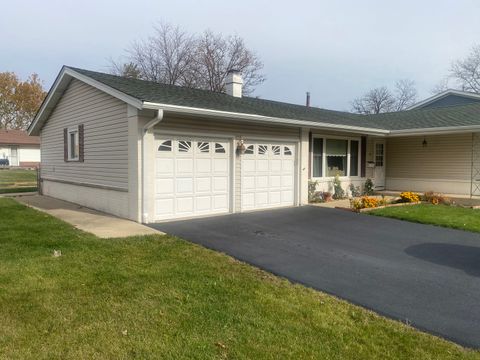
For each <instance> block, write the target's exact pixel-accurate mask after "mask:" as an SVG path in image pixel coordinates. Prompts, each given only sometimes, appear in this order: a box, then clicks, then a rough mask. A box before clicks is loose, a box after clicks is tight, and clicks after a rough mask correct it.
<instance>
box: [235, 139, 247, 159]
mask: <svg viewBox="0 0 480 360" xmlns="http://www.w3.org/2000/svg"><path fill="white" fill-rule="evenodd" d="M245 149H246V147H245V140H244V139H243V138H242V137H241V138H240V140H238V142H237V153H238V154H239V155H243V154H244V153H245Z"/></svg>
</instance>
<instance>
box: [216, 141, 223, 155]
mask: <svg viewBox="0 0 480 360" xmlns="http://www.w3.org/2000/svg"><path fill="white" fill-rule="evenodd" d="M215 152H216V153H217V154H225V147H224V146H223V145H222V144H220V143H215Z"/></svg>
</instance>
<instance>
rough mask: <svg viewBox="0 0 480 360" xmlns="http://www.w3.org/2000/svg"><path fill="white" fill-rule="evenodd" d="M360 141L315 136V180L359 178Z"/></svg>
mask: <svg viewBox="0 0 480 360" xmlns="http://www.w3.org/2000/svg"><path fill="white" fill-rule="evenodd" d="M359 165H360V140H359V139H350V138H340V137H328V136H314V137H313V146H312V176H313V177H314V178H321V177H334V176H336V175H339V176H359V173H360V169H359Z"/></svg>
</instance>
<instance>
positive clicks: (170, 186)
mask: <svg viewBox="0 0 480 360" xmlns="http://www.w3.org/2000/svg"><path fill="white" fill-rule="evenodd" d="M155 189H156V193H157V194H159V195H170V194H172V193H173V192H174V191H175V183H174V182H173V179H157V180H156V186H155Z"/></svg>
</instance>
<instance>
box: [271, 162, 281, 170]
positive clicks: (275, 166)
mask: <svg viewBox="0 0 480 360" xmlns="http://www.w3.org/2000/svg"><path fill="white" fill-rule="evenodd" d="M281 170H282V160H270V171H281Z"/></svg>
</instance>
